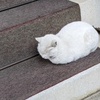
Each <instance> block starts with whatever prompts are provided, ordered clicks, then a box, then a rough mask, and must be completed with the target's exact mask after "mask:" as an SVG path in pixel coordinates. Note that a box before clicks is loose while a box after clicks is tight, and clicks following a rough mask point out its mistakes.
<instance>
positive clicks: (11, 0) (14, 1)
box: [0, 0, 33, 11]
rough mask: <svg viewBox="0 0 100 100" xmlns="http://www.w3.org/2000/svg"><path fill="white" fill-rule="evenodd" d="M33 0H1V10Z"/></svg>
mask: <svg viewBox="0 0 100 100" xmlns="http://www.w3.org/2000/svg"><path fill="white" fill-rule="evenodd" d="M30 1H33V0H0V11H1V10H4V9H7V8H10V7H14V6H17V5H20V4H23V3H26V2H30Z"/></svg>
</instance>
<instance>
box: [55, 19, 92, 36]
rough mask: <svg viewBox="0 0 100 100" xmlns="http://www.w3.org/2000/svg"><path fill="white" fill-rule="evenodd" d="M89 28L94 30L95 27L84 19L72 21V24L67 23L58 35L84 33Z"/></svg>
mask: <svg viewBox="0 0 100 100" xmlns="http://www.w3.org/2000/svg"><path fill="white" fill-rule="evenodd" d="M87 30H91V31H92V30H93V27H92V26H91V25H90V24H88V23H86V22H82V21H77V22H72V23H70V24H67V25H65V26H64V27H63V28H62V29H61V30H60V31H59V32H58V34H57V35H63V36H64V35H78V36H79V35H82V34H84V33H85V32H86V31H87Z"/></svg>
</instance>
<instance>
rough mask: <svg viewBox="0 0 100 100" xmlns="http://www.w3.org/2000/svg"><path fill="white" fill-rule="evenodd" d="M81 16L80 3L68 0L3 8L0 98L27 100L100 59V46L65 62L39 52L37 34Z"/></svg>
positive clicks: (0, 19)
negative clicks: (51, 58)
mask: <svg viewBox="0 0 100 100" xmlns="http://www.w3.org/2000/svg"><path fill="white" fill-rule="evenodd" d="M22 1H24V0H22ZM26 1H28V0H26ZM10 3H11V2H10ZM18 4H19V3H18ZM4 5H5V4H4ZM78 20H81V18H80V9H79V6H78V5H77V4H75V3H72V2H69V1H68V0H53V1H52V0H39V1H36V2H34V3H30V4H27V5H24V6H20V7H17V8H14V9H10V10H7V11H3V12H0V100H25V99H27V98H29V97H30V96H33V95H36V94H37V93H39V92H41V91H43V90H45V89H47V88H50V87H52V86H54V85H56V84H58V83H60V82H62V81H64V80H67V79H69V78H71V77H72V76H74V75H76V74H78V73H80V72H82V71H84V70H87V69H89V68H90V67H92V66H94V65H96V64H98V63H100V56H99V55H100V49H97V50H96V51H95V52H94V53H92V54H90V55H89V56H87V57H85V58H82V59H80V60H78V61H76V62H73V63H70V64H66V65H54V64H52V63H50V62H49V61H48V60H44V59H42V58H41V57H40V56H39V55H38V52H37V49H36V47H37V42H36V41H35V39H34V38H35V37H37V36H43V35H45V34H49V33H54V34H56V33H57V32H58V31H59V30H60V29H61V28H62V27H63V26H64V25H66V24H68V23H69V22H73V21H78Z"/></svg>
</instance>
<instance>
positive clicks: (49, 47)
mask: <svg viewBox="0 0 100 100" xmlns="http://www.w3.org/2000/svg"><path fill="white" fill-rule="evenodd" d="M35 39H36V41H38V47H37V49H38V52H39V54H40V55H41V56H42V58H44V59H54V58H55V57H56V56H57V53H58V41H59V39H58V37H57V36H56V35H53V34H48V35H45V36H43V37H36V38H35Z"/></svg>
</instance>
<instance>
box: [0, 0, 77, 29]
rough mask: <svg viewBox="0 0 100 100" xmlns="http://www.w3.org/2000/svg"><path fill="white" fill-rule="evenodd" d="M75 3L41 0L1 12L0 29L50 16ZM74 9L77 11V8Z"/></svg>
mask: <svg viewBox="0 0 100 100" xmlns="http://www.w3.org/2000/svg"><path fill="white" fill-rule="evenodd" d="M74 5H76V4H75V3H71V2H69V1H68V0H57V1H56V0H53V1H52V0H39V1H36V2H33V3H31V4H27V5H24V6H21V7H17V8H14V9H11V10H7V11H4V12H0V31H1V30H3V29H5V28H8V27H12V26H16V25H19V24H21V23H25V22H27V21H28V20H32V19H36V18H38V17H41V16H45V15H48V16H49V14H53V13H54V12H55V13H56V12H58V11H60V10H63V9H66V10H67V9H68V8H69V7H71V6H74ZM78 9H79V8H78ZM74 11H75V12H77V9H75V10H74ZM70 13H71V12H70ZM77 14H79V13H77Z"/></svg>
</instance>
